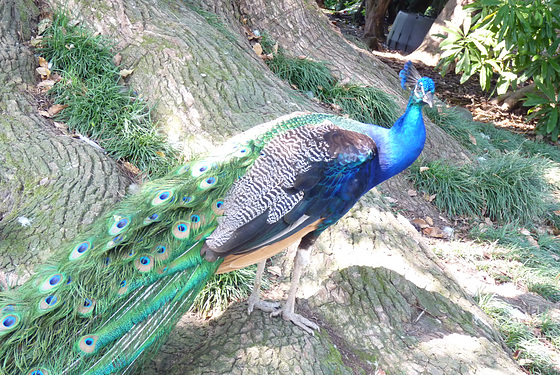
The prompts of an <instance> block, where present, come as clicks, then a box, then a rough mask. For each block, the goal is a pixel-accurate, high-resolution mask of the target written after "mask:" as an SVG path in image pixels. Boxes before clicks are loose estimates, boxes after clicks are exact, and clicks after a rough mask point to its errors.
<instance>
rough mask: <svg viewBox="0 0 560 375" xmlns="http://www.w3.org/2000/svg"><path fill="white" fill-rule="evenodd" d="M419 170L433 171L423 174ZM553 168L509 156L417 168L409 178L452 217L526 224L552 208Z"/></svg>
mask: <svg viewBox="0 0 560 375" xmlns="http://www.w3.org/2000/svg"><path fill="white" fill-rule="evenodd" d="M421 166H423V167H427V168H429V169H427V170H423V171H421V170H420V167H421ZM550 167H551V165H550V163H549V162H548V161H547V160H545V159H543V158H540V157H522V156H520V155H519V154H518V153H508V154H499V155H496V156H495V157H491V158H488V159H482V160H481V161H480V162H479V163H472V164H466V165H463V166H454V165H450V164H448V163H446V162H444V161H434V162H430V163H422V162H420V163H416V164H414V165H413V166H412V167H411V169H410V178H411V180H412V182H413V183H414V185H415V186H416V188H417V189H418V190H419V191H421V192H423V193H426V194H428V195H435V198H434V200H433V203H434V204H435V205H436V206H437V207H438V208H439V209H440V210H442V211H444V212H446V213H447V214H449V215H451V216H463V217H471V218H473V217H479V218H482V217H489V218H490V219H492V220H494V221H497V222H499V223H509V222H514V221H516V222H519V223H521V224H525V223H529V222H532V221H533V220H537V219H538V218H539V217H541V216H543V215H545V214H546V213H547V211H548V210H549V208H550V202H551V200H552V197H551V194H550V189H549V186H548V184H547V182H546V180H545V177H544V175H545V172H546V171H547V170H548V169H549V168H550Z"/></svg>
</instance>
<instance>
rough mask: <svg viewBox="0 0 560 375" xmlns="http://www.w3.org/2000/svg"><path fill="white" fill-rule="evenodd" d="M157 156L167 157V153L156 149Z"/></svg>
mask: <svg viewBox="0 0 560 375" xmlns="http://www.w3.org/2000/svg"><path fill="white" fill-rule="evenodd" d="M156 155H157V156H161V157H162V158H164V157H165V153H164V152H163V151H156Z"/></svg>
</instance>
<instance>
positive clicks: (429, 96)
mask: <svg viewBox="0 0 560 375" xmlns="http://www.w3.org/2000/svg"><path fill="white" fill-rule="evenodd" d="M422 101H423V102H424V103H426V104H427V105H428V106H430V108H432V107H433V106H434V93H433V92H431V91H428V92H425V93H424V95H423V96H422Z"/></svg>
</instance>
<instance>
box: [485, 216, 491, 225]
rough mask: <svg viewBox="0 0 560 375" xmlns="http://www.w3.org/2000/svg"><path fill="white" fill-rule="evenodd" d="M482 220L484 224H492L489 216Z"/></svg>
mask: <svg viewBox="0 0 560 375" xmlns="http://www.w3.org/2000/svg"><path fill="white" fill-rule="evenodd" d="M484 222H485V223H486V224H488V225H492V220H490V218H489V217H487V218H485V219H484Z"/></svg>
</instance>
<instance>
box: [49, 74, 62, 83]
mask: <svg viewBox="0 0 560 375" xmlns="http://www.w3.org/2000/svg"><path fill="white" fill-rule="evenodd" d="M51 79H52V80H53V81H55V82H60V80H61V79H62V77H61V76H60V74H58V73H53V74H51Z"/></svg>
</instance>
